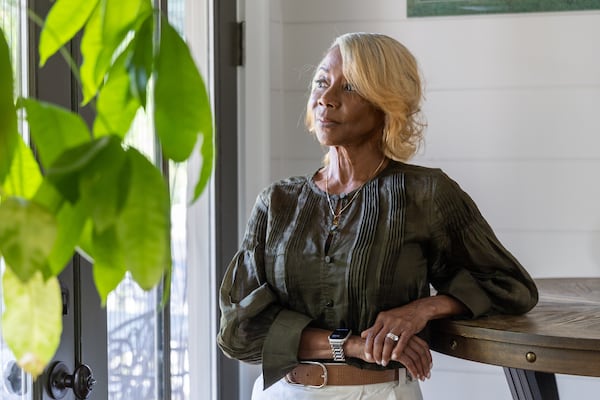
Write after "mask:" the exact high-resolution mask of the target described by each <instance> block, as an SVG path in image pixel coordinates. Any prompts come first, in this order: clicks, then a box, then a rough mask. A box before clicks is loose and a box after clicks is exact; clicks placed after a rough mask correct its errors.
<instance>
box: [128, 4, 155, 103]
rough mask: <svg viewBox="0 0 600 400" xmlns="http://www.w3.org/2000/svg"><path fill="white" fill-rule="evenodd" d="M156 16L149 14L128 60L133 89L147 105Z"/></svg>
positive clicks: (138, 97) (140, 100)
mask: <svg viewBox="0 0 600 400" xmlns="http://www.w3.org/2000/svg"><path fill="white" fill-rule="evenodd" d="M153 36H154V16H153V15H150V16H148V17H147V18H146V19H145V20H144V22H143V23H142V26H141V27H140V29H139V31H138V32H137V34H136V35H135V39H134V40H133V45H134V47H133V51H132V52H131V57H130V58H129V59H128V60H127V71H128V72H129V78H130V81H131V91H132V93H133V95H134V96H136V98H137V99H138V101H139V102H140V104H141V105H142V106H144V107H146V95H147V94H146V88H147V87H148V81H149V80H150V76H151V75H152V64H153V63H154V46H153V45H154V43H153V39H154V37H153Z"/></svg>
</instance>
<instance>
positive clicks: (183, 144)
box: [154, 19, 212, 162]
mask: <svg viewBox="0 0 600 400" xmlns="http://www.w3.org/2000/svg"><path fill="white" fill-rule="evenodd" d="M161 28H162V29H161V36H160V49H159V54H158V56H157V59H156V82H155V85H154V102H155V111H154V122H155V127H156V132H157V134H158V137H159V138H160V142H161V145H162V149H163V154H164V155H165V157H167V158H169V159H171V160H173V161H178V162H179V161H184V160H186V159H187V158H188V157H189V156H190V154H191V152H192V151H193V149H194V145H195V143H196V141H197V138H198V135H199V134H200V133H202V134H204V135H205V138H204V139H205V140H206V141H208V142H212V139H210V138H211V136H212V119H211V113H210V103H209V101H208V95H207V93H206V87H205V86H204V81H203V80H202V77H201V75H200V72H199V71H198V69H197V68H196V64H195V63H194V60H193V58H192V55H191V54H190V50H189V48H188V47H187V45H186V44H185V42H184V41H183V39H182V38H181V37H180V36H179V34H178V33H177V31H175V29H174V28H173V27H172V26H171V25H170V24H169V23H168V21H167V20H166V19H163V20H162V24H161Z"/></svg>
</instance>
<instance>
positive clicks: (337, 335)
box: [329, 328, 350, 340]
mask: <svg viewBox="0 0 600 400" xmlns="http://www.w3.org/2000/svg"><path fill="white" fill-rule="evenodd" d="M349 334H350V329H348V328H338V329H336V330H335V331H333V332H331V335H329V338H330V339H332V340H336V339H345V338H346V337H347V336H348V335H349Z"/></svg>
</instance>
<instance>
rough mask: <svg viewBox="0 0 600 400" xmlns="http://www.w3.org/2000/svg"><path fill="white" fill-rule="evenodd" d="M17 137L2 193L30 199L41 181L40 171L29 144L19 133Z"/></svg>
mask: <svg viewBox="0 0 600 400" xmlns="http://www.w3.org/2000/svg"><path fill="white" fill-rule="evenodd" d="M17 139H18V140H17V148H16V151H15V153H14V157H13V160H12V165H11V168H10V171H9V173H8V176H7V177H6V181H5V182H4V194H5V195H7V196H18V197H24V198H26V199H30V198H32V197H33V195H34V194H35V192H36V191H37V190H38V188H39V186H40V184H41V182H42V173H41V172H40V167H39V165H38V163H37V161H35V158H34V157H33V152H32V151H31V149H30V148H29V146H27V145H26V144H25V142H24V141H23V139H22V138H21V136H20V135H17Z"/></svg>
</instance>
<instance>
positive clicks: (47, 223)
mask: <svg viewBox="0 0 600 400" xmlns="http://www.w3.org/2000/svg"><path fill="white" fill-rule="evenodd" d="M56 229H57V228H56V220H55V218H54V216H53V215H52V214H51V213H50V212H48V210H46V209H45V208H44V207H42V206H40V205H39V204H37V203H35V202H32V201H27V200H24V199H18V198H16V197H9V198H7V199H5V200H4V201H3V202H2V204H0V252H1V253H2V255H3V256H4V260H5V261H6V265H7V266H8V267H9V268H10V269H12V270H13V272H14V273H15V274H16V275H17V276H18V277H19V279H21V280H22V281H23V282H26V281H27V280H29V279H30V278H31V277H32V276H33V275H34V274H35V273H36V272H37V271H41V272H43V273H44V276H48V275H49V274H48V272H49V271H48V255H49V254H50V251H51V250H52V246H53V245H54V241H55V239H56Z"/></svg>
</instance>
